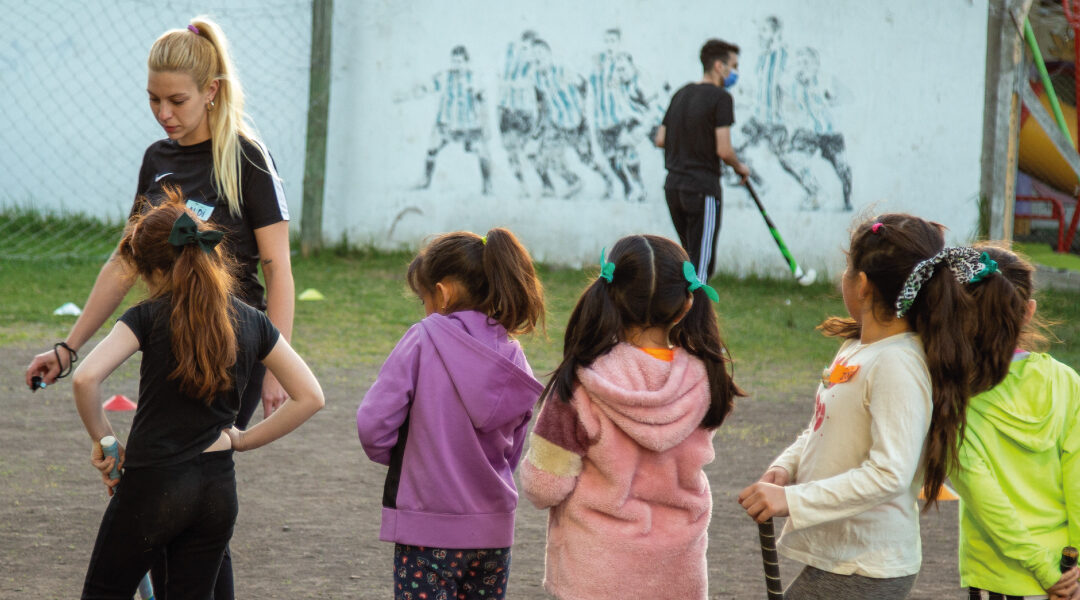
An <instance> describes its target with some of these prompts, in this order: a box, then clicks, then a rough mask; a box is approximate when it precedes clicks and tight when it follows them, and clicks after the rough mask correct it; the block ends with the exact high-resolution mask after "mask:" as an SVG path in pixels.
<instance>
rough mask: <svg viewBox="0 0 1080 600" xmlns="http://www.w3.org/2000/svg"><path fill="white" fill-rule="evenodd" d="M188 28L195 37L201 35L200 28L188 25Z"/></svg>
mask: <svg viewBox="0 0 1080 600" xmlns="http://www.w3.org/2000/svg"><path fill="white" fill-rule="evenodd" d="M187 28H188V31H190V32H191V33H194V34H195V35H199V28H198V27H196V26H194V25H188V26H187Z"/></svg>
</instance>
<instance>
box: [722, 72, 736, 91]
mask: <svg viewBox="0 0 1080 600" xmlns="http://www.w3.org/2000/svg"><path fill="white" fill-rule="evenodd" d="M738 80H739V72H738V71H735V70H732V71H731V72H730V73H728V76H727V77H725V78H724V87H726V88H729V87H731V86H733V85H735V82H736V81H738Z"/></svg>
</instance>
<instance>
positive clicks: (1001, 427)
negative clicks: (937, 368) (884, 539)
mask: <svg viewBox="0 0 1080 600" xmlns="http://www.w3.org/2000/svg"><path fill="white" fill-rule="evenodd" d="M1078 411H1080V377H1078V376H1077V374H1076V372H1075V371H1073V370H1072V369H1071V368H1069V367H1068V366H1066V365H1064V364H1062V363H1060V362H1058V361H1056V360H1054V359H1053V358H1051V357H1050V356H1049V355H1048V354H1038V353H1033V354H1030V355H1028V356H1027V357H1026V358H1021V359H1018V360H1015V361H1013V363H1012V365H1011V366H1010V368H1009V374H1008V375H1007V376H1006V377H1005V380H1004V381H1002V382H1001V383H1000V384H999V385H998V386H997V387H995V388H994V389H992V390H990V391H988V392H984V393H982V394H979V395H977V396H973V397H972V398H971V399H970V400H969V401H968V408H967V427H966V430H965V435H964V441H963V443H962V444H961V446H960V448H959V452H958V458H959V462H960V469H959V471H956V472H953V473H951V474H950V480H951V481H952V483H953V485H954V486H955V487H956V490H957V492H959V493H960V497H961V502H960V580H961V583H962V585H964V586H974V587H978V588H981V589H984V590H990V591H993V592H998V593H1002V594H1009V595H1018V596H1024V595H1036V594H1042V593H1044V590H1046V588H1048V587H1050V586H1052V585H1053V584H1054V583H1056V582H1057V580H1058V579H1059V578H1060V577H1061V572H1060V570H1059V569H1058V562H1059V560H1060V557H1061V549H1062V547H1063V546H1066V545H1073V546H1076V545H1080V460H1078V459H1080V426H1078V424H1077V419H1078V414H1077V413H1078Z"/></svg>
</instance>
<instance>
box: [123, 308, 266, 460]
mask: <svg viewBox="0 0 1080 600" xmlns="http://www.w3.org/2000/svg"><path fill="white" fill-rule="evenodd" d="M232 304H233V308H234V311H235V319H234V321H233V328H234V330H235V332H236V345H237V353H236V365H235V366H234V367H233V383H234V385H233V389H231V390H229V391H227V392H223V393H221V394H219V395H218V397H217V398H214V401H213V402H212V403H211V404H210V406H207V405H206V402H204V401H203V399H201V398H193V397H191V396H188V395H186V394H184V393H182V392H181V391H180V389H179V386H178V385H177V382H176V381H175V380H172V379H169V373H172V371H173V369H175V368H176V364H177V363H176V358H175V357H174V356H173V353H172V349H171V348H170V338H171V336H170V333H169V313H170V310H171V307H170V305H169V298H168V297H167V296H166V297H163V298H156V299H152V300H147V301H146V302H142V303H140V304H136V305H135V306H132V307H131V308H129V309H128V310H127V311H126V312H125V313H124V314H123V315H122V316H121V317H120V321H122V322H123V323H124V324H125V325H127V326H128V327H129V328H130V329H131V331H132V332H133V333H134V334H135V337H136V339H138V340H139V350H141V351H142V364H141V365H140V366H139V406H138V408H137V409H135V417H134V419H133V420H132V423H131V434H130V435H129V436H128V444H127V448H126V452H127V455H126V459H125V461H124V464H125V465H126V466H128V467H152V466H166V465H174V464H179V463H181V462H184V461H187V460H191V459H192V458H194V457H196V456H198V455H199V454H200V453H201V452H202V451H203V450H206V449H207V448H209V447H210V446H211V444H213V443H214V441H215V440H217V439H218V437H219V435H220V433H221V430H223V429H226V428H228V427H231V426H232V424H233V421H234V420H235V419H236V413H237V411H239V410H240V397H241V395H242V394H243V391H244V387H245V386H247V384H248V380H249V378H250V377H249V376H250V373H251V370H252V368H253V367H254V366H255V363H256V361H261V360H262V359H264V358H266V355H267V354H269V353H270V350H272V349H273V347H274V344H276V343H277V340H278V335H279V334H278V330H277V328H275V327H274V324H273V323H271V322H270V319H269V318H267V316H266V315H265V314H264V313H262V312H259V311H258V310H255V309H254V308H252V307H251V306H248V305H247V304H245V303H243V302H241V301H240V300H239V299H237V298H233V299H232Z"/></svg>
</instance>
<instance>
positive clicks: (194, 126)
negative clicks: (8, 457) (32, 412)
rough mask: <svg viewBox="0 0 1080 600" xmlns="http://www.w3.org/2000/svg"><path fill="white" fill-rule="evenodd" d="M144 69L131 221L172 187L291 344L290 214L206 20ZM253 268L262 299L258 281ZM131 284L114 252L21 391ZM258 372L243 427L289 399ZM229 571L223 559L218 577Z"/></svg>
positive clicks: (65, 360)
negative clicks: (143, 141)
mask: <svg viewBox="0 0 1080 600" xmlns="http://www.w3.org/2000/svg"><path fill="white" fill-rule="evenodd" d="M147 66H148V70H149V73H148V78H147V86H146V91H147V94H148V97H149V101H150V109H151V111H152V112H153V114H154V118H155V119H157V122H158V124H159V125H161V127H162V128H163V129H164V130H165V135H166V136H167V137H166V139H163V140H159V141H157V142H154V143H153V144H151V145H150V147H149V148H147V150H146V154H145V155H144V156H143V162H142V167H141V168H140V170H139V180H138V187H137V189H136V195H135V198H136V199H135V202H134V204H133V206H132V209H131V216H132V217H135V216H137V215H138V214H140V213H142V212H143V211H144V210H145V209H146V208H147V207H148V205H150V206H157V205H159V204H160V203H161V202H162V200H163V198H164V187H165V186H178V187H179V188H180V190H181V191H182V193H183V195H184V198H185V203H186V205H187V207H188V208H189V209H191V211H192V212H193V213H195V214H196V215H197V216H198V217H199V218H200V219H202V220H204V221H207V222H209V223H211V224H214V225H216V226H217V227H218V228H220V229H221V230H222V231H224V232H225V239H224V246H223V248H224V250H225V253H226V254H227V255H230V256H231V257H232V258H233V259H234V261H235V263H236V272H235V273H234V276H235V278H236V280H237V284H238V290H237V296H238V297H239V298H240V299H241V300H242V301H244V302H245V303H247V304H249V305H251V306H252V307H254V308H256V309H259V310H262V311H265V312H266V314H267V316H268V317H269V318H270V321H271V322H272V323H273V324H274V326H275V327H276V328H277V329H278V331H280V332H281V335H282V336H284V337H285V339H286V340H289V339H290V338H291V335H292V322H293V304H294V295H295V294H294V287H293V278H292V269H291V267H290V264H289V223H288V221H289V212H288V208H287V207H286V204H285V196H284V193H283V190H282V187H281V181H280V178H279V177H278V176H277V172H276V169H275V167H274V161H273V160H272V159H271V158H270V155H269V153H268V152H267V150H266V147H265V146H264V145H263V144H262V142H261V141H260V140H259V138H258V136H257V135H256V133H255V131H254V129H253V127H252V126H251V124H250V122H249V121H248V119H247V116H246V115H245V114H244V94H243V90H242V88H241V86H240V82H239V80H238V79H237V78H236V71H235V69H234V68H233V64H232V59H231V58H230V55H229V48H228V43H227V41H226V39H225V34H224V33H223V32H222V30H221V28H220V27H219V26H218V25H217V24H216V23H214V22H213V21H212V20H210V19H208V18H206V17H196V18H194V19H192V20H191V22H190V24H189V25H188V26H187V27H185V28H182V29H173V30H170V31H167V32H165V33H164V34H162V35H161V37H159V38H158V39H157V41H155V42H154V44H153V46H151V48H150V56H149V59H148V61H147ZM260 263H261V265H262V271H263V278H264V280H265V281H266V290H265V294H264V289H263V287H262V285H260V283H259V279H258V276H257V269H258V265H259V264H260ZM134 281H135V273H134V271H132V269H131V268H130V267H129V266H128V265H127V264H126V263H125V262H124V261H122V260H120V259H119V256H118V254H117V253H116V252H114V253H113V255H112V257H110V259H109V260H108V261H107V262H106V263H105V265H104V266H103V267H102V268H101V272H100V273H99V274H98V277H97V280H96V281H95V282H94V287H93V289H92V290H91V292H90V297H89V298H88V299H87V300H86V307H85V309H84V310H83V313H82V314H81V315H80V316H79V318H78V320H77V321H76V322H75V325H74V326H72V328H71V331H70V332H69V333H68V336H67V337H66V338H65V339H64V340H63V341H61V342H57V343H56V344H55V345H54V346H53V348H52V349H50V350H47V351H45V352H42V353H41V354H38V355H37V356H35V357H34V359H33V361H31V363H30V366H29V367H27V369H26V383H27V385H30V386H31V387H33V386H34V385H35V382H34V378H35V377H40V378H41V379H40V380H41V381H42V382H44V383H45V384H52V383H54V382H55V381H56V380H57V379H58V378H59V377H63V376H64V375H66V374H67V373H69V372H70V369H71V366H72V363H73V362H74V361H76V360H78V358H77V356H78V355H77V352H78V351H79V350H80V349H81V348H82V347H83V345H84V344H85V343H86V342H87V340H89V339H90V338H91V337H92V336H93V335H94V333H96V332H97V331H98V329H99V328H100V327H101V326H102V324H104V322H105V320H106V319H108V318H109V315H111V314H112V313H113V311H115V310H116V308H117V307H118V306H119V305H120V302H121V301H122V300H123V299H124V296H125V295H126V294H127V292H128V290H129V289H131V286H132V284H133V283H134ZM256 369H257V370H256V372H253V373H252V374H251V378H250V381H251V383H250V384H249V385H248V386H247V387H246V389H245V390H244V393H243V395H242V401H241V406H240V410H239V412H238V414H237V417H236V425H237V427H239V428H241V429H243V428H246V427H247V424H248V421H249V420H250V418H251V416H252V414H253V412H254V411H255V408H256V406H258V404H259V401H260V398H261V400H262V404H263V416H264V418H265V417H267V416H269V415H270V413H271V412H273V410H274V409H275V408H277V407H278V406H280V405H281V404H282V403H283V402H284V401H285V400H286V398H287V395H286V393H285V391H284V390H283V389H282V387H281V384H279V383H278V381H277V380H276V379H275V378H274V376H273V375H272V374H271V373H269V372H267V371H266V370H265V369H264V368H262V366H261V365H256ZM229 572H231V570H230V569H229V568H228V562H227V561H226V564H225V565H223V574H225V573H229ZM230 581H231V577H230ZM229 587H231V583H230V585H229ZM219 600H221V598H220V597H219Z"/></svg>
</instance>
